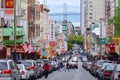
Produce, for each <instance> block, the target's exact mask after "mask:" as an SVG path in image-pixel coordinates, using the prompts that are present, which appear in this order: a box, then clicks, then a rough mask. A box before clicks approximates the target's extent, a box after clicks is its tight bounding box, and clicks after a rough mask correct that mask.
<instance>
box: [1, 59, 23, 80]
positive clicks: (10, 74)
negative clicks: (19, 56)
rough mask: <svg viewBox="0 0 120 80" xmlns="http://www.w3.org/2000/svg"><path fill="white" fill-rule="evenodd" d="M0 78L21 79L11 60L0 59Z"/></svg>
mask: <svg viewBox="0 0 120 80" xmlns="http://www.w3.org/2000/svg"><path fill="white" fill-rule="evenodd" d="M0 80H21V74H20V72H19V69H18V67H17V65H16V63H15V62H14V61H13V60H4V59H0Z"/></svg>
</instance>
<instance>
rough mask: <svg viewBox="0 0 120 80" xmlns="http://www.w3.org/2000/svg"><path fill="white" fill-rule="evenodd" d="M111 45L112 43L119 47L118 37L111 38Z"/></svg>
mask: <svg viewBox="0 0 120 80" xmlns="http://www.w3.org/2000/svg"><path fill="white" fill-rule="evenodd" d="M112 43H113V44H117V45H120V37H113V38H112Z"/></svg>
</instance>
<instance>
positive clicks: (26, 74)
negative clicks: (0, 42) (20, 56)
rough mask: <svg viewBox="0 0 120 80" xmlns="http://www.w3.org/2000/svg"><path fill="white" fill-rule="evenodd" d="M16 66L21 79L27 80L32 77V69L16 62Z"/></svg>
mask: <svg viewBox="0 0 120 80" xmlns="http://www.w3.org/2000/svg"><path fill="white" fill-rule="evenodd" d="M17 66H18V68H19V69H20V73H21V75H22V79H25V80H28V79H32V78H33V76H34V71H31V70H30V69H29V68H26V66H25V65H24V64H17Z"/></svg>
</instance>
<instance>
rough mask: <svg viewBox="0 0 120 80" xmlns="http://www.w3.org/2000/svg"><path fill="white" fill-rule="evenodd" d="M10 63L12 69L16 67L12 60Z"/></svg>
mask: <svg viewBox="0 0 120 80" xmlns="http://www.w3.org/2000/svg"><path fill="white" fill-rule="evenodd" d="M9 64H10V69H15V65H14V63H13V62H12V61H10V62H9Z"/></svg>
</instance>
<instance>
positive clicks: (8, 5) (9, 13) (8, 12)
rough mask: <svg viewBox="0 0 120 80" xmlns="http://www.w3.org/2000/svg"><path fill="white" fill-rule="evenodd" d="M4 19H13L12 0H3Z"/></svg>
mask: <svg viewBox="0 0 120 80" xmlns="http://www.w3.org/2000/svg"><path fill="white" fill-rule="evenodd" d="M4 19H5V20H14V0H5V10H4Z"/></svg>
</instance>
